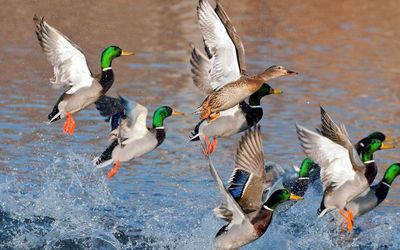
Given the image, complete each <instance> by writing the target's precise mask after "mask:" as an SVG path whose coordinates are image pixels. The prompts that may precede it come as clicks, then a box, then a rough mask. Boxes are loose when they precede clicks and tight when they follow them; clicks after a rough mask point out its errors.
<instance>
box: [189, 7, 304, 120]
mask: <svg viewBox="0 0 400 250" xmlns="http://www.w3.org/2000/svg"><path fill="white" fill-rule="evenodd" d="M197 13H198V19H199V24H200V29H201V32H202V34H203V39H204V43H205V48H206V51H207V54H208V56H209V60H207V58H206V57H204V56H202V57H200V56H199V57H198V58H196V59H193V53H192V72H193V73H194V76H193V79H194V82H195V84H196V86H198V87H199V88H200V89H202V90H203V91H204V92H205V93H207V94H208V96H207V97H206V99H205V100H204V101H203V104H202V105H201V106H200V107H199V108H198V109H197V110H196V111H195V112H194V113H195V114H201V116H200V119H201V120H204V119H207V118H210V119H208V120H209V122H211V121H213V120H215V119H217V118H218V117H219V115H220V112H221V111H224V110H227V109H230V108H233V107H235V106H236V105H237V104H239V103H241V102H242V101H244V100H245V99H246V98H247V97H249V96H250V95H252V94H253V93H255V92H256V91H258V90H259V89H260V87H261V86H262V85H263V84H264V83H265V82H266V81H268V80H270V79H273V78H276V77H279V76H283V75H291V74H297V73H296V72H294V71H291V70H287V69H286V68H284V67H283V66H272V67H269V68H268V69H266V70H265V71H264V72H263V73H261V74H259V75H255V76H247V74H246V68H245V61H244V49H243V45H242V42H241V40H240V37H239V36H238V34H237V33H236V30H235V28H234V27H233V25H232V23H231V21H230V19H229V17H228V16H227V15H226V12H225V11H224V9H223V8H222V6H221V4H220V3H219V2H217V7H216V9H215V11H214V9H213V8H212V7H211V5H210V4H209V3H208V1H207V0H200V1H199V7H198V8H197ZM196 60H197V61H196ZM193 62H194V63H193ZM214 112H215V114H214V115H212V116H211V117H210V115H211V113H214Z"/></svg>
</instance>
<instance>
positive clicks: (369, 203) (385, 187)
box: [346, 163, 400, 217]
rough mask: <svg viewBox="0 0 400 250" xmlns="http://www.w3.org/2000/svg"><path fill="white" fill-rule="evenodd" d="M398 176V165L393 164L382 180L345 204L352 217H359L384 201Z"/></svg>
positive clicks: (399, 164)
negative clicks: (351, 212)
mask: <svg viewBox="0 0 400 250" xmlns="http://www.w3.org/2000/svg"><path fill="white" fill-rule="evenodd" d="M399 174H400V163H393V164H392V165H390V166H389V167H388V168H387V169H386V172H385V175H384V176H383V178H382V180H381V181H380V182H379V183H378V184H376V185H373V186H371V187H369V188H368V189H367V190H366V191H365V192H363V193H362V194H360V195H359V196H357V197H356V198H354V199H353V200H352V201H350V202H349V203H347V205H346V208H347V209H350V210H351V211H353V214H354V217H358V216H361V215H363V214H365V213H367V212H369V211H371V210H373V209H374V208H376V207H377V206H378V205H379V204H381V203H382V201H384V200H385V198H386V196H387V194H388V192H389V189H390V186H391V185H392V182H393V181H394V179H395V178H396V177H397V176H398V175H399Z"/></svg>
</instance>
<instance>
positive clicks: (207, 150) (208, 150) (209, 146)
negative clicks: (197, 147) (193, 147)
mask: <svg viewBox="0 0 400 250" xmlns="http://www.w3.org/2000/svg"><path fill="white" fill-rule="evenodd" d="M217 145H218V140H217V138H215V137H214V139H213V141H212V142H211V143H210V140H209V138H208V136H204V146H203V154H204V155H205V156H207V155H211V154H213V153H214V152H215V149H217Z"/></svg>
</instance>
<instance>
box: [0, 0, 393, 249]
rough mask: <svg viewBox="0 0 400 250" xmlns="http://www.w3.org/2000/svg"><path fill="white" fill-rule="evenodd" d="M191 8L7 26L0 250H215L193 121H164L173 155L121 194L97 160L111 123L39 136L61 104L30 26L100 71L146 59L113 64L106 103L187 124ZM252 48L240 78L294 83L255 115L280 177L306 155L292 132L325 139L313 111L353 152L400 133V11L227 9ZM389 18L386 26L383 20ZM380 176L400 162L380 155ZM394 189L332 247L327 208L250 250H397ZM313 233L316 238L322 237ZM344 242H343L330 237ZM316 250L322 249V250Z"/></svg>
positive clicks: (285, 225) (112, 7)
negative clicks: (364, 141)
mask: <svg viewBox="0 0 400 250" xmlns="http://www.w3.org/2000/svg"><path fill="white" fill-rule="evenodd" d="M196 4H197V1H184V0H173V1H156V0H151V1H145V0H138V1H126V0H118V1H112V2H106V1H96V2H92V1H66V2H62V1H31V2H25V1H21V0H17V1H11V2H8V3H7V4H5V5H3V7H2V8H1V9H0V14H1V16H2V17H3V18H2V20H1V21H0V25H1V29H0V35H1V37H2V39H0V51H1V54H0V65H1V67H2V72H3V74H1V75H0V83H1V86H2V88H1V91H0V121H1V122H0V132H1V137H0V138H1V139H0V140H1V146H0V153H1V157H0V228H1V231H2V234H1V235H0V246H1V248H11V247H19V248H42V247H45V246H46V247H48V248H68V247H76V248H77V247H80V248H93V249H99V248H105V249H108V248H117V249H118V248H131V249H132V248H133V249H135V248H136V249H143V248H147V249H152V248H169V249H170V248H177V249H192V248H204V249H209V248H211V242H212V237H213V236H214V232H217V230H218V229H219V227H220V226H221V225H222V222H220V221H218V220H217V219H216V218H214V216H213V215H212V212H211V209H212V208H213V207H214V206H215V205H217V204H218V202H219V194H218V191H217V189H216V187H215V184H214V183H213V182H212V179H211V177H210V175H209V173H208V171H207V167H206V165H205V161H204V159H203V157H202V156H201V154H200V149H199V147H198V145H197V144H195V143H193V144H192V143H190V144H189V143H187V139H188V137H187V136H188V134H189V131H190V129H191V128H192V127H193V125H194V124H195V123H196V121H197V120H196V118H194V117H191V116H190V115H188V116H185V117H183V118H182V119H169V120H167V121H166V126H167V128H168V132H167V140H166V141H165V142H164V144H163V145H161V146H160V148H159V149H158V150H156V151H154V152H151V153H150V154H148V155H146V157H143V158H141V159H137V160H133V161H131V162H130V163H127V164H124V165H123V167H122V169H121V172H120V173H119V174H118V175H117V176H116V177H115V178H114V179H113V180H112V181H108V180H106V179H105V178H104V174H105V171H106V170H102V171H95V170H93V169H92V166H91V163H90V160H91V159H92V158H93V157H94V156H96V155H98V154H99V153H100V152H102V150H103V149H104V147H105V146H106V145H107V144H108V142H107V137H106V135H107V132H108V127H107V124H106V123H104V122H103V121H102V118H101V117H100V116H99V115H98V114H97V112H96V111H95V110H94V108H93V107H90V108H88V109H87V110H84V111H82V112H81V113H80V114H79V115H77V116H76V121H77V134H76V135H75V136H74V137H66V136H64V135H63V134H62V133H61V131H62V129H61V128H62V122H57V123H55V124H53V125H51V126H47V125H45V124H44V121H45V120H46V117H47V114H48V113H49V111H50V110H51V108H52V106H53V104H54V102H55V101H56V99H57V98H58V96H59V95H60V94H61V93H60V91H58V90H52V89H51V88H50V85H49V83H48V78H50V77H51V75H52V69H51V66H50V65H49V64H48V62H47V61H46V59H45V56H44V55H43V54H42V53H41V51H40V47H39V45H38V44H37V41H36V37H35V34H34V25H33V22H32V17H33V14H34V13H36V14H38V15H43V16H45V18H46V20H47V21H48V22H49V23H50V24H51V25H53V26H55V27H57V28H58V29H59V30H61V31H62V32H63V33H65V34H66V35H68V36H69V37H70V38H71V39H72V40H73V41H74V42H76V43H77V44H79V45H80V46H81V47H82V48H83V50H84V51H85V53H86V56H87V59H88V62H89V65H90V67H91V69H92V71H93V72H98V71H99V58H100V53H101V51H102V50H103V48H104V47H106V46H108V45H109V44H116V45H119V46H120V47H122V48H124V49H128V50H134V51H136V52H137V54H136V55H135V56H133V57H129V58H121V59H118V60H116V61H115V62H114V64H113V66H114V70H115V73H116V82H115V84H114V86H113V91H114V92H118V93H121V94H123V95H126V96H129V97H130V98H132V99H135V100H137V101H139V102H140V103H142V104H144V105H146V106H148V107H149V111H150V113H152V112H153V111H154V109H155V108H157V107H158V106H159V105H161V104H163V105H164V104H165V105H171V106H173V107H176V108H177V109H178V110H181V111H184V112H187V113H188V114H190V113H191V112H192V111H193V110H194V108H195V107H197V106H198V105H199V104H200V102H201V101H202V98H203V96H201V95H200V94H199V92H198V91H197V90H195V87H194V85H193V84H192V83H191V75H190V67H189V63H188V61H189V56H190V53H189V43H194V44H195V45H196V46H197V47H201V43H202V41H201V35H200V32H199V29H198V26H197V23H196V22H197V20H196V15H195V10H196ZM223 4H224V6H225V8H226V10H227V12H228V14H229V15H230V17H231V19H232V21H233V23H234V24H235V26H236V28H237V30H238V32H239V34H240V35H241V37H242V40H243V43H244V46H245V48H246V61H247V68H248V70H249V71H250V72H254V73H255V72H259V71H261V70H263V69H264V68H265V67H266V66H270V65H272V64H279V65H285V66H287V67H288V68H290V69H293V70H296V71H298V72H300V73H301V75H299V76H297V77H292V78H284V79H281V80H274V81H273V82H271V85H272V86H275V87H278V86H279V88H280V89H282V90H283V91H284V94H283V95H280V96H268V97H266V98H265V99H264V100H263V101H262V105H263V107H264V109H265V112H264V113H265V116H264V119H263V120H262V122H261V124H262V131H263V133H264V138H265V141H264V145H265V151H266V158H267V160H268V161H272V162H274V163H276V164H279V165H280V166H282V167H283V168H286V169H288V168H291V167H292V166H293V165H298V164H300V162H301V160H302V158H303V157H304V156H303V153H302V152H301V148H300V146H299V143H298V140H297V138H296V134H295V130H294V123H295V122H298V123H300V124H303V125H306V126H308V127H311V126H314V125H316V124H318V120H319V113H318V112H319V109H318V106H319V105H323V106H324V107H326V109H327V111H328V112H329V113H330V114H331V115H332V116H333V117H334V119H336V120H340V121H342V122H344V123H345V124H347V126H348V130H349V132H350V134H351V136H352V138H354V141H356V140H358V139H359V138H361V137H363V136H364V135H366V134H368V133H370V132H372V131H375V130H380V131H383V132H385V133H386V134H388V135H391V136H396V135H397V136H398V133H399V131H400V130H399V117H400V111H399V108H398V107H399V103H400V85H399V83H398V81H399V80H400V79H399V72H400V71H399V70H398V64H399V58H400V39H399V38H400V37H399V36H400V34H399V32H398V31H397V28H398V27H399V24H400V15H398V14H397V9H398V8H397V5H398V3H397V1H387V2H385V4H381V3H378V2H374V1H371V2H365V1H359V0H356V1H341V2H340V3H338V2H334V1H314V0H312V1H307V2H302V3H301V4H298V3H293V2H289V1H261V0H257V1H253V0H244V1H238V0H234V1H233V0H232V1H224V2H223ZM387 17H390V18H387ZM238 138H239V137H238V136H236V137H233V138H227V139H224V140H221V143H220V147H219V150H217V152H216V157H215V164H216V165H217V166H218V168H219V171H220V172H221V175H222V176H223V178H224V179H225V180H227V178H228V175H229V174H230V172H231V168H232V167H231V165H232V163H233V160H232V158H233V152H234V147H235V145H236V143H237V142H236V140H237V139H238ZM376 158H377V162H378V164H379V165H380V166H382V167H381V169H380V175H379V177H378V178H380V177H381V176H382V174H383V172H384V169H385V168H386V166H388V165H389V164H390V163H392V162H395V161H397V162H398V161H399V158H398V151H394V150H392V151H385V152H378V153H377V154H376ZM399 187H400V185H399V184H398V183H397V182H396V181H395V183H394V185H393V187H392V190H391V191H390V194H389V196H388V198H387V201H385V202H384V203H383V204H382V206H381V207H380V208H379V209H378V210H377V211H374V212H372V213H370V214H369V215H367V216H366V217H365V216H364V217H361V218H359V219H358V220H357V221H356V226H357V228H356V230H355V233H354V234H353V235H352V236H351V237H343V236H339V233H338V232H337V229H338V227H337V225H336V224H335V223H334V222H331V217H327V218H324V219H323V220H316V214H315V210H316V208H317V207H318V205H319V201H320V199H321V197H320V196H321V194H320V193H319V192H318V191H316V190H315V189H310V190H309V192H308V193H307V194H306V197H305V198H306V199H305V200H304V201H303V202H298V203H297V204H296V205H294V206H293V207H292V208H291V209H289V210H288V211H286V212H284V213H280V214H279V213H278V215H277V216H276V217H275V218H274V222H273V223H272V225H271V227H270V229H269V230H268V231H267V233H266V235H265V236H263V237H262V238H261V239H260V240H259V241H257V242H255V243H254V244H252V245H250V246H249V247H248V249H254V248H260V249H263V248H264V247H265V245H266V244H269V246H273V247H275V248H290V249H299V248H303V247H304V246H309V247H312V246H314V247H315V248H317V249H321V248H347V247H353V248H362V247H368V248H376V247H378V246H380V247H383V248H399V246H400V242H399V240H398V239H397V237H395V236H396V234H397V232H398V231H399V227H398V226H397V225H398V224H399V219H398V218H399V216H398V212H397V211H396V210H397V207H398V206H399V205H400V197H399V192H398V188H399ZM316 234H318V235H320V237H319V238H318V239H316V238H315V235H316ZM332 235H333V236H335V235H338V237H333V236H332ZM315 243H317V244H315Z"/></svg>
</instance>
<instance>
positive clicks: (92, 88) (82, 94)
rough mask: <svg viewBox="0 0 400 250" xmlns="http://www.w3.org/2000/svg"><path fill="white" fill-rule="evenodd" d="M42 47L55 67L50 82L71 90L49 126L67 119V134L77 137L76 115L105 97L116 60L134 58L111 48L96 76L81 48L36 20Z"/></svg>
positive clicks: (104, 52)
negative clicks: (75, 133)
mask: <svg viewBox="0 0 400 250" xmlns="http://www.w3.org/2000/svg"><path fill="white" fill-rule="evenodd" d="M33 21H34V22H35V24H36V35H37V38H38V40H39V44H40V46H41V47H42V49H43V52H44V53H45V54H46V56H47V59H48V60H49V61H50V63H51V65H52V66H53V68H54V79H52V80H50V82H51V84H52V85H53V87H55V88H61V87H69V89H68V90H67V91H65V92H64V93H63V94H62V95H61V97H60V98H59V99H58V101H57V103H56V104H55V106H54V108H53V111H52V112H51V113H50V114H49V116H48V119H49V120H50V121H49V124H50V123H52V122H54V121H57V120H58V119H61V118H64V117H66V118H67V119H66V122H65V124H64V133H67V134H73V133H74V129H75V121H74V119H73V118H72V114H74V113H76V112H78V111H80V110H81V109H84V108H85V107H87V106H89V105H90V104H92V103H94V102H95V101H96V100H97V99H98V98H99V97H100V96H102V95H104V94H105V93H106V92H107V91H108V89H109V88H110V87H111V85H112V84H113V82H114V73H113V70H112V67H111V63H112V60H113V59H114V58H116V57H119V56H127V55H132V54H133V52H130V51H125V50H122V49H120V48H119V47H117V46H109V47H107V48H106V49H105V50H104V51H103V53H102V55H101V69H102V72H101V74H100V75H98V76H93V74H92V72H91V71H90V69H89V66H88V65H87V62H86V58H85V55H84V54H83V51H82V49H81V48H79V47H78V46H77V45H76V44H75V43H73V42H72V41H70V40H69V38H68V37H66V36H65V35H64V34H62V33H61V32H60V31H58V30H56V29H55V28H53V27H52V26H50V25H48V24H47V23H46V22H45V21H44V18H43V17H41V18H39V17H38V16H36V15H35V16H34V17H33Z"/></svg>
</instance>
